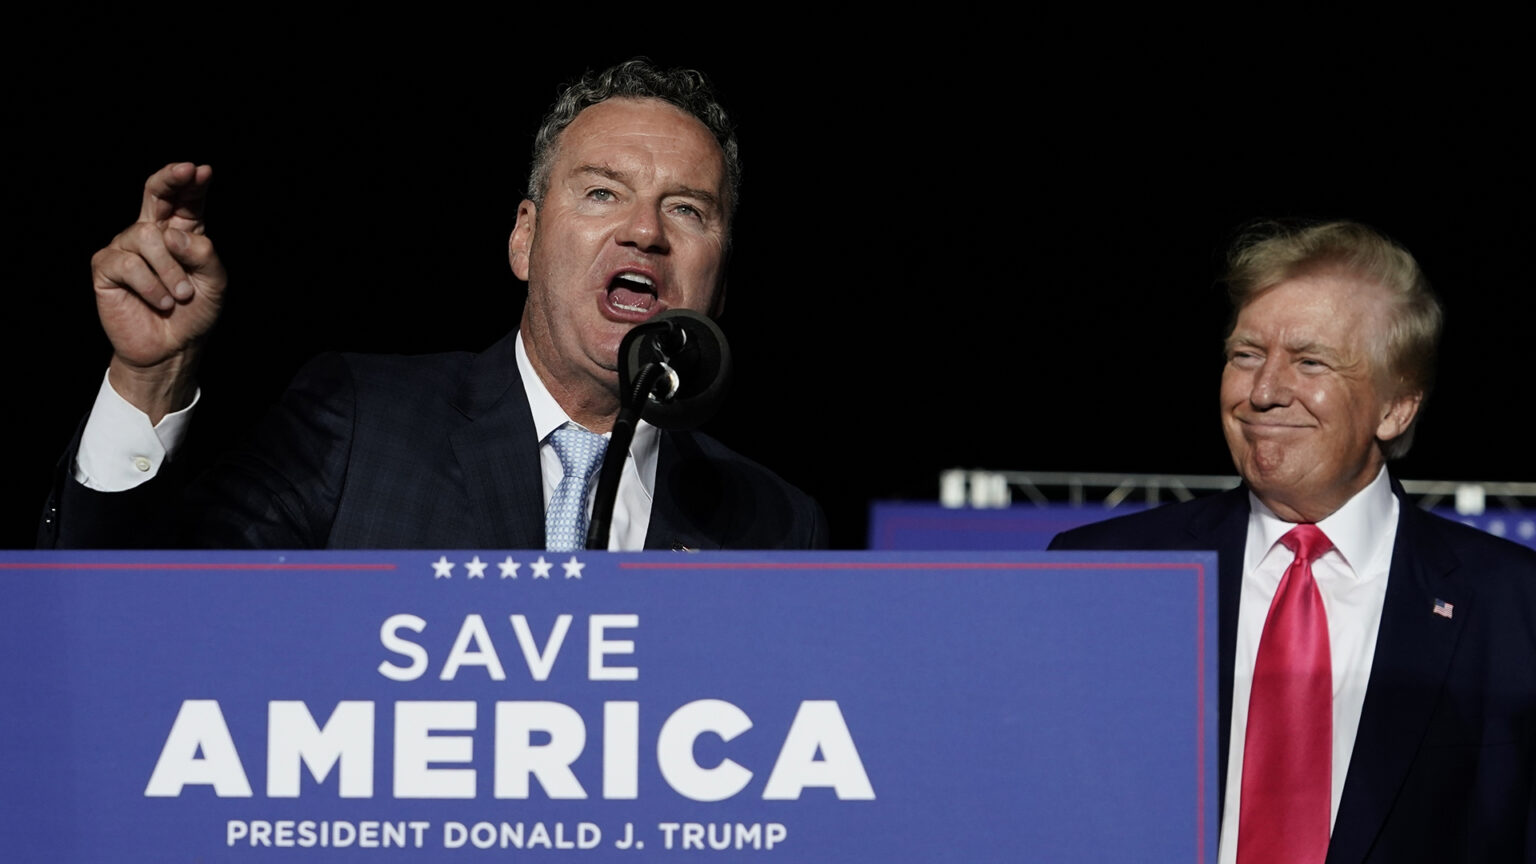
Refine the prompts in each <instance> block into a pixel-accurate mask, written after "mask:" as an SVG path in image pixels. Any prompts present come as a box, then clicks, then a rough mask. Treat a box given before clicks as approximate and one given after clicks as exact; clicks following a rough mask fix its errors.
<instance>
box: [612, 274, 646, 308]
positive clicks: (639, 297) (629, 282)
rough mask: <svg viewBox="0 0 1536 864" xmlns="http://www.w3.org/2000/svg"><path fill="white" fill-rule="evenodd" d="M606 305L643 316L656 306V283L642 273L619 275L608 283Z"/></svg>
mask: <svg viewBox="0 0 1536 864" xmlns="http://www.w3.org/2000/svg"><path fill="white" fill-rule="evenodd" d="M608 303H609V305H611V306H612V307H613V308H615V309H618V310H621V311H624V312H634V313H637V314H641V315H643V314H645V313H647V312H649V311H651V308H652V307H654V306H655V305H656V282H655V280H653V279H651V277H649V276H646V275H645V274H643V273H630V272H625V273H620V274H618V275H616V276H614V277H613V281H611V282H609V283H608Z"/></svg>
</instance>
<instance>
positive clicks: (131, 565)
mask: <svg viewBox="0 0 1536 864" xmlns="http://www.w3.org/2000/svg"><path fill="white" fill-rule="evenodd" d="M397 569H399V568H398V567H397V566H396V565H394V564H196V563H187V562H181V561H178V562H164V561H162V562H143V563H138V562H127V561H94V562H86V563H78V564H70V563H56V562H42V561H39V562H34V563H30V564H28V563H23V562H19V561H0V570H397Z"/></svg>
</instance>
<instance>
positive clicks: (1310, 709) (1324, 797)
mask: <svg viewBox="0 0 1536 864" xmlns="http://www.w3.org/2000/svg"><path fill="white" fill-rule="evenodd" d="M1280 542H1281V543H1283V544H1285V547H1286V548H1287V549H1290V550H1291V551H1293V552H1295V553H1296V558H1295V560H1293V561H1292V562H1291V566H1289V567H1287V568H1286V570H1285V576H1284V577H1282V578H1281V579H1280V587H1279V588H1278V589H1277V590H1276V591H1275V599H1274V602H1273V603H1271V604H1270V606H1269V617H1268V618H1266V619H1265V620H1264V633H1263V635H1262V636H1260V637H1259V655H1258V658H1257V659H1256V660H1255V661H1254V664H1253V690H1252V695H1250V696H1249V699H1248V734H1247V737H1246V738H1245V739H1244V744H1243V790H1242V804H1241V807H1240V808H1239V809H1240V810H1241V811H1242V812H1241V815H1240V817H1239V820H1240V821H1239V822H1238V824H1237V860H1238V864H1322V862H1323V859H1324V858H1326V857H1327V855H1328V820H1329V813H1330V807H1331V802H1332V794H1333V788H1332V775H1333V671H1332V668H1333V667H1332V663H1331V661H1330V659H1329V654H1328V614H1327V612H1325V611H1324V610H1323V597H1322V595H1321V594H1319V593H1318V590H1317V583H1316V582H1314V581H1313V579H1312V562H1313V561H1316V560H1317V559H1318V558H1320V557H1322V555H1323V553H1324V552H1327V551H1328V550H1329V549H1331V548H1333V544H1332V543H1331V542H1329V540H1328V538H1327V537H1326V536H1324V535H1323V532H1322V531H1320V530H1318V527H1317V526H1316V525H1297V526H1296V527H1295V528H1293V529H1292V530H1291V531H1290V532H1289V533H1288V534H1286V535H1285V536H1284V537H1281V538H1280Z"/></svg>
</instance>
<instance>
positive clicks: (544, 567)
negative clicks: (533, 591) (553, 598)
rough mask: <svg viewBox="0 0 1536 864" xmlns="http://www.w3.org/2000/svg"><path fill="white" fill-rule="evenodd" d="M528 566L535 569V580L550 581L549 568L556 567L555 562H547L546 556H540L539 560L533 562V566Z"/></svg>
mask: <svg viewBox="0 0 1536 864" xmlns="http://www.w3.org/2000/svg"><path fill="white" fill-rule="evenodd" d="M528 566H529V567H532V568H533V578H535V579H548V578H549V568H551V567H553V566H555V562H553V561H545V560H544V556H543V555H540V556H539V560H537V561H535V562H533V563H532V564H529V565H528Z"/></svg>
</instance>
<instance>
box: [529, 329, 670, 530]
mask: <svg viewBox="0 0 1536 864" xmlns="http://www.w3.org/2000/svg"><path fill="white" fill-rule="evenodd" d="M517 371H518V372H519V373H521V375H522V378H523V390H524V391H525V392H526V393H527V394H528V410H529V411H531V412H532V413H533V429H534V434H535V435H537V437H538V441H539V467H540V468H541V469H542V470H543V472H544V507H545V509H546V510H547V509H548V508H549V499H550V498H552V497H554V494H555V487H556V486H559V485H560V478H561V477H564V476H565V469H564V468H563V467H562V466H561V465H560V456H559V454H557V453H555V448H554V447H553V446H552V445H551V444H550V443H549V434H550V433H551V432H553V431H555V430H556V429H559V428H560V427H561V426H563V425H565V424H566V423H569V422H573V421H572V420H571V418H570V416H569V415H567V414H566V413H565V410H564V409H562V408H561V407H560V403H558V402H556V401H555V397H554V396H551V395H550V393H549V389H548V388H547V387H545V386H544V382H543V381H542V380H540V379H539V376H538V373H537V372H535V371H534V370H533V364H532V363H530V362H529V361H528V350H527V349H526V348H524V347H523V334H522V333H521V332H519V333H518V334H517ZM577 425H580V424H577ZM659 431H660V430H658V429H657V428H656V427H655V426H652V425H651V424H649V423H647V422H645V421H644V420H641V421H640V422H639V423H637V424H635V437H634V439H633V440H632V441H630V442H629V458H628V459H626V460H625V461H624V473H623V474H622V475H620V477H619V492H618V497H617V498H616V499H615V500H614V503H613V521H612V524H611V525H610V526H609V527H610V530H609V533H608V551H610V552H632V551H637V550H640V549H644V548H645V531H646V528H647V527H648V526H649V525H650V524H651V501H652V496H653V495H654V493H655V490H656V458H657V456H658V455H659V454H660V451H661V437H660V435H659V434H658V432H659ZM603 437H604V438H609V437H611V436H610V435H607V434H605V435H604V436H603ZM596 497H597V483H595V482H594V483H593V484H592V488H591V489H590V490H589V491H588V492H587V515H588V516H590V515H591V514H592V503H593V501H594V500H595V499H596Z"/></svg>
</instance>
